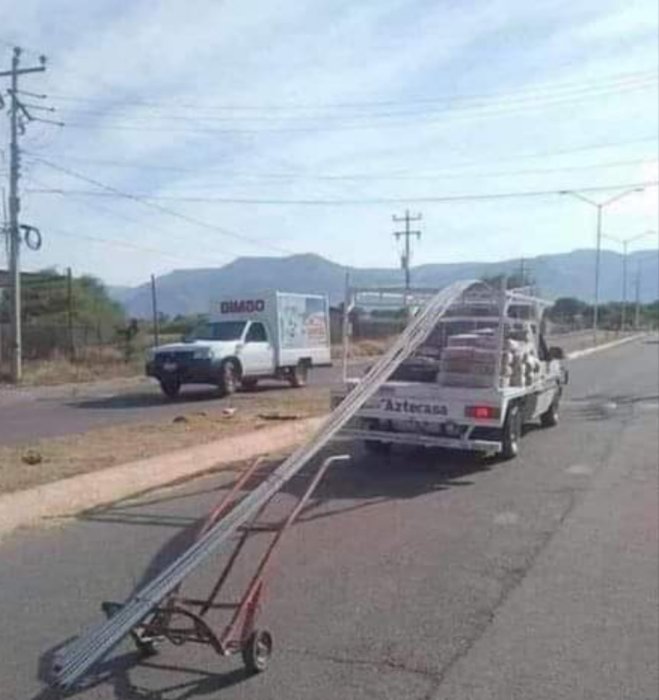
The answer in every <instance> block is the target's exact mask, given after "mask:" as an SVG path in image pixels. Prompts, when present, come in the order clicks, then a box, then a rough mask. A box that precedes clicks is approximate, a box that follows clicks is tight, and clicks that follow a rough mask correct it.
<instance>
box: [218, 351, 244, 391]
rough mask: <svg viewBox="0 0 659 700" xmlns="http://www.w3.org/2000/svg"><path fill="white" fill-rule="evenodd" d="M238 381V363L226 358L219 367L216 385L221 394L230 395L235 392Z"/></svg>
mask: <svg viewBox="0 0 659 700" xmlns="http://www.w3.org/2000/svg"><path fill="white" fill-rule="evenodd" d="M239 381H240V371H239V369H238V365H237V364H236V363H235V362H234V361H233V360H226V361H225V362H223V363H222V367H221V368H220V380H219V382H218V386H219V389H220V393H221V394H222V396H230V395H231V394H235V393H236V389H237V388H238V383H239Z"/></svg>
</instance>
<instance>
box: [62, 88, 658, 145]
mask: <svg viewBox="0 0 659 700" xmlns="http://www.w3.org/2000/svg"><path fill="white" fill-rule="evenodd" d="M647 87H656V80H652V81H650V82H648V81H646V82H644V83H641V84H638V85H631V86H627V87H619V88H616V89H614V90H611V89H609V90H606V91H603V92H601V91H600V92H598V93H595V94H593V93H579V94H574V95H572V96H568V97H565V96H563V97H561V98H552V99H546V98H545V99H543V100H537V99H536V100H533V101H527V102H526V103H522V104H518V105H515V104H505V103H497V104H491V105H474V106H472V107H462V108H460V107H458V108H451V107H448V108H446V109H444V110H440V111H436V112H432V113H423V114H414V113H407V114H402V113H399V114H389V115H379V117H378V115H359V116H357V115H353V116H352V117H350V119H352V120H353V121H354V119H355V118H357V119H362V120H363V119H368V122H367V123H363V122H362V123H360V122H359V121H358V122H355V123H343V122H341V121H339V122H335V121H333V120H332V119H329V120H328V118H327V117H325V118H318V117H316V119H317V120H319V122H320V123H315V124H314V123H311V124H307V125H304V126H279V127H271V128H261V129H258V128H252V127H235V128H234V127H228V128H216V127H214V126H213V120H209V119H206V120H205V121H204V119H203V117H199V116H195V117H194V119H193V118H191V117H190V116H185V117H176V116H165V117H159V118H157V119H156V120H155V122H156V123H154V118H153V117H148V116H147V117H146V118H144V119H142V120H137V121H135V120H133V121H128V122H123V123H122V122H114V121H112V120H113V119H115V118H116V115H113V114H112V113H111V112H107V111H106V112H104V113H102V116H104V117H105V119H103V120H102V121H98V120H97V121H94V122H80V121H74V120H72V119H68V120H67V126H70V127H74V128H81V129H101V130H117V131H144V130H146V131H164V132H172V133H196V134H268V133H305V132H312V133H313V132H318V131H353V130H364V129H366V130H373V129H375V128H378V129H379V128H399V127H408V126H411V125H418V124H419V123H423V121H424V120H425V121H426V125H433V124H434V120H435V119H438V118H441V119H442V122H441V124H437V125H443V124H445V123H447V120H448V121H449V122H451V121H452V122H459V121H463V120H464V118H467V119H469V118H490V117H500V116H507V115H515V114H522V113H525V112H528V111H529V110H530V111H534V110H537V109H546V108H548V107H555V106H561V105H565V104H572V103H574V102H579V101H583V100H584V99H592V98H594V97H595V98H600V97H608V96H610V95H612V94H622V93H626V92H630V91H635V90H639V89H646V88H647ZM119 116H121V115H119ZM401 116H402V117H408V118H406V119H403V120H402V121H401V120H398V121H397V119H398V118H399V117H401ZM410 117H414V119H410ZM342 118H343V117H342ZM342 118H341V119H342ZM158 119H159V120H160V122H161V123H160V124H158V123H157V120H158ZM168 119H169V120H172V119H173V120H178V121H179V122H182V123H183V125H180V126H171V125H167V124H166V122H167V120H168ZM374 119H375V120H376V123H374V121H373V120H374ZM428 120H430V121H428ZM214 121H218V120H217V119H215V120H214ZM220 121H222V120H220ZM224 121H227V119H226V118H225V119H224ZM239 121H240V122H241V123H243V122H244V118H243V119H240V120H239ZM274 121H275V122H276V123H279V122H281V121H283V120H282V119H277V120H274ZM289 121H290V119H289ZM298 121H300V119H299V118H298ZM301 121H303V122H305V121H306V122H308V121H309V118H304V119H302V120H301ZM185 123H190V124H194V126H185V125H184V124H185ZM207 124H208V125H207Z"/></svg>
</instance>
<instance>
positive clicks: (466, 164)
mask: <svg viewBox="0 0 659 700" xmlns="http://www.w3.org/2000/svg"><path fill="white" fill-rule="evenodd" d="M657 140H658V139H657V136H656V135H654V136H647V137H641V138H636V139H628V140H624V141H603V142H597V143H591V144H585V145H583V146H576V147H572V148H565V149H554V150H545V151H533V152H530V153H520V154H517V155H515V156H509V157H501V158H500V157H497V158H496V162H497V163H502V162H511V161H517V160H533V159H536V158H550V157H554V156H563V155H568V154H572V153H583V152H584V151H590V150H603V149H609V148H619V147H622V146H631V145H634V144H642V143H656V142H657ZM58 159H59V160H65V161H73V162H76V163H84V164H87V165H93V166H95V167H96V166H100V167H109V168H126V169H135V170H162V171H167V172H180V173H199V170H200V167H199V166H198V167H184V166H176V165H165V164H157V163H142V162H135V161H132V162H130V161H119V160H111V159H94V158H82V157H78V156H70V155H66V154H64V155H58ZM482 166H483V161H482V160H472V161H462V162H457V163H454V164H452V165H450V164H449V165H448V166H446V167H444V168H442V169H441V170H439V171H436V172H450V173H454V172H455V169H456V168H473V167H478V168H481V167H482ZM203 169H204V171H206V172H207V171H213V170H220V171H222V173H223V175H225V176H227V177H252V178H256V177H263V178H268V179H270V178H271V179H294V178H304V179H309V180H348V179H349V180H357V179H359V180H361V179H364V180H368V179H403V178H406V177H408V175H406V174H405V173H400V172H396V173H383V174H377V173H343V174H341V173H336V174H322V173H321V174H314V173H302V174H301V173H299V172H288V173H286V172H281V173H258V174H255V173H247V172H235V171H227V170H224V166H213V165H207V164H204V165H203ZM428 177H434V176H433V175H432V174H429V175H428ZM416 178H417V176H411V179H416Z"/></svg>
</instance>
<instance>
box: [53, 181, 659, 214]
mask: <svg viewBox="0 0 659 700" xmlns="http://www.w3.org/2000/svg"><path fill="white" fill-rule="evenodd" d="M81 179H84V178H81ZM94 184H96V183H94ZM658 184H659V181H657V180H653V181H647V182H636V183H628V184H618V185H598V186H586V187H578V188H572V189H578V190H579V191H580V192H606V191H609V190H615V189H620V188H632V187H656V186H657V185H658ZM110 189H111V190H112V191H111V192H109V193H102V192H94V191H85V190H80V191H77V192H75V194H76V195H79V196H89V197H118V198H125V199H134V200H136V201H140V202H142V203H146V202H148V203H149V204H151V203H153V202H158V201H174V202H188V203H209V204H212V203H215V204H253V205H268V206H269V205H273V206H279V205H285V206H362V205H367V206H369V205H377V204H405V203H406V202H407V203H411V204H412V203H415V204H432V203H441V202H461V201H478V200H497V199H519V198H526V197H548V196H554V195H558V194H561V193H562V192H563V191H565V188H562V189H552V190H523V191H517V192H487V193H466V194H454V195H443V196H427V197H377V198H376V197H374V198H363V199H258V198H249V197H177V196H168V195H161V196H158V195H154V196H151V195H143V194H140V195H134V194H128V193H125V192H120V191H119V190H115V189H114V188H110ZM41 194H71V192H70V191H67V190H63V189H56V188H53V189H51V190H44V191H42V192H41ZM154 206H156V205H155V204H154ZM165 211H166V213H172V210H165ZM176 215H177V216H180V217H182V216H184V215H183V214H179V213H178V212H177V213H176ZM195 223H196V222H195ZM207 225H208V226H210V224H207Z"/></svg>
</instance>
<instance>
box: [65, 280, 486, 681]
mask: <svg viewBox="0 0 659 700" xmlns="http://www.w3.org/2000/svg"><path fill="white" fill-rule="evenodd" d="M474 284H477V282H475V281H473V280H469V281H465V282H457V283H454V284H452V285H450V286H449V287H446V288H445V289H443V290H442V291H441V292H439V293H438V294H437V295H435V297H433V298H432V299H431V300H430V301H429V302H428V303H427V305H426V306H425V307H424V308H423V309H422V310H421V311H420V312H419V314H418V315H417V316H416V317H415V318H414V319H413V320H412V321H411V323H410V324H409V325H408V327H407V328H406V329H405V330H404V331H403V333H402V334H401V335H400V336H399V338H398V340H397V341H396V342H395V343H394V344H393V345H392V346H391V348H389V350H388V351H387V352H386V353H385V354H384V355H383V356H382V357H381V358H380V359H379V360H378V361H377V362H376V363H375V364H374V365H373V367H371V369H370V370H369V372H368V373H367V374H366V376H365V377H364V378H363V380H362V381H361V382H360V383H359V384H358V385H357V386H356V387H355V389H353V391H352V392H351V393H350V394H349V395H348V396H347V397H346V399H345V400H344V401H343V402H342V403H341V404H339V406H337V408H336V409H335V410H334V411H333V412H332V413H331V414H330V416H329V417H328V418H327V419H326V420H325V421H324V422H323V424H322V425H321V427H320V428H319V429H318V431H317V432H316V434H315V435H314V436H313V437H312V438H311V440H310V441H308V442H307V443H306V444H304V445H302V446H301V447H299V448H298V449H297V450H295V452H293V454H291V455H290V456H289V457H288V458H287V459H286V460H285V461H284V462H283V463H282V464H281V465H280V466H279V467H278V468H277V469H276V470H275V471H274V472H273V473H272V474H271V475H270V476H269V477H268V478H267V479H266V480H265V481H264V482H263V483H262V484H261V485H260V486H258V487H257V488H256V489H255V490H254V491H253V492H252V493H250V494H249V495H248V496H246V497H245V498H244V499H243V500H242V501H241V502H240V503H239V504H237V505H236V506H235V507H234V508H233V509H232V510H231V511H230V512H229V513H228V514H227V515H226V516H225V517H224V518H222V519H221V520H220V521H219V522H217V523H216V524H215V525H214V526H213V527H212V528H211V529H209V530H208V531H207V532H205V533H204V534H203V535H202V536H201V537H200V538H199V540H198V541H197V542H195V543H194V544H193V545H192V546H191V547H190V548H189V549H188V550H187V551H186V552H184V553H183V554H182V555H181V556H180V557H179V558H178V559H177V560H175V561H174V562H172V564H170V566H169V567H167V568H166V569H165V570H164V571H163V572H161V573H160V574H159V575H158V576H157V577H156V578H154V579H153V580H152V581H151V582H150V583H148V584H147V585H146V586H145V587H144V588H142V589H141V590H140V591H138V592H137V594H135V595H134V596H133V597H132V598H130V599H129V600H128V601H127V602H126V604H125V605H124V607H123V608H122V609H121V610H120V611H119V612H118V613H117V614H116V615H115V616H114V617H112V618H111V619H109V620H107V621H105V622H103V623H101V624H99V625H98V626H96V627H94V628H92V629H91V630H89V631H88V632H87V633H86V634H83V635H82V636H81V637H79V638H78V639H77V640H76V641H74V642H73V643H72V644H70V645H69V646H68V647H66V648H65V649H63V650H62V652H61V653H60V654H59V655H58V656H57V658H56V659H55V663H54V665H53V681H54V683H55V684H56V685H58V686H59V687H65V688H66V687H70V686H71V685H72V684H73V683H75V681H76V680H78V679H79V678H80V677H81V676H82V675H84V673H85V672H86V671H87V670H88V669H89V668H91V666H93V664H95V663H96V662H97V661H99V660H100V659H102V658H103V657H104V656H105V655H106V654H107V653H108V652H110V651H111V650H112V649H113V648H114V647H115V646H116V645H117V644H118V643H119V642H120V641H121V640H122V639H123V637H125V636H126V635H127V634H128V633H129V632H130V631H131V629H133V628H134V627H135V626H136V625H138V624H139V623H140V622H141V621H142V620H143V619H144V618H145V617H146V616H147V615H148V614H149V612H151V611H152V610H153V609H154V608H155V607H157V605H158V604H159V603H160V601H161V600H163V598H164V597H165V596H166V595H167V594H168V593H170V592H171V591H172V590H174V589H175V588H176V586H177V585H178V584H179V583H180V582H181V581H183V579H184V578H185V577H186V576H188V575H189V574H190V573H191V572H192V571H194V569H196V568H197V567H198V566H199V565H200V564H201V563H202V562H203V561H204V559H205V558H206V557H208V556H209V554H210V553H211V552H213V551H215V550H216V549H218V548H219V547H220V546H221V545H223V544H224V543H225V542H227V540H228V539H229V538H230V537H231V535H232V534H233V533H234V532H235V531H236V529H238V528H239V527H240V526H241V525H243V524H244V523H245V522H247V521H248V520H249V519H250V518H251V517H253V516H254V514H255V513H256V512H257V511H258V509H259V508H260V507H261V506H262V505H263V503H264V502H265V501H267V500H268V499H270V498H271V497H272V496H273V495H274V494H275V493H277V491H279V489H280V488H281V487H282V486H283V485H284V484H285V483H286V482H287V481H288V480H289V479H290V478H291V477H293V476H294V475H295V474H296V473H297V472H299V471H300V469H302V467H304V466H305V465H306V464H307V463H308V462H309V460H310V459H312V458H313V457H314V456H316V455H317V454H318V452H320V450H321V449H322V448H323V447H325V445H327V443H328V442H329V441H330V440H331V439H332V438H333V437H334V436H335V435H336V433H338V432H339V430H341V428H342V427H343V426H344V425H345V424H346V423H347V422H348V421H349V420H350V419H351V418H352V417H353V415H354V414H355V413H356V412H357V410H358V409H359V408H360V407H361V406H362V405H363V404H364V403H365V402H366V401H368V399H370V398H371V397H372V396H374V395H375V393H376V392H377V391H378V389H379V388H380V386H381V385H382V384H383V383H384V382H385V381H387V379H388V378H389V376H390V374H391V373H392V371H393V370H394V369H396V368H397V367H398V366H399V365H400V364H401V362H403V361H404V360H405V359H406V358H407V357H409V356H410V355H411V354H412V353H413V352H414V351H415V350H416V349H417V348H418V347H419V345H421V343H423V341H424V340H425V339H426V338H427V337H428V336H429V335H430V333H431V332H432V330H433V328H434V327H435V325H436V323H437V320H438V319H439V318H440V317H441V316H442V315H443V314H444V313H445V312H446V310H447V309H448V308H449V306H450V305H451V303H452V302H453V301H454V300H455V299H456V298H458V297H459V296H460V295H461V294H462V293H463V292H464V291H465V290H467V289H468V288H469V287H471V286H472V285H474Z"/></svg>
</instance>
